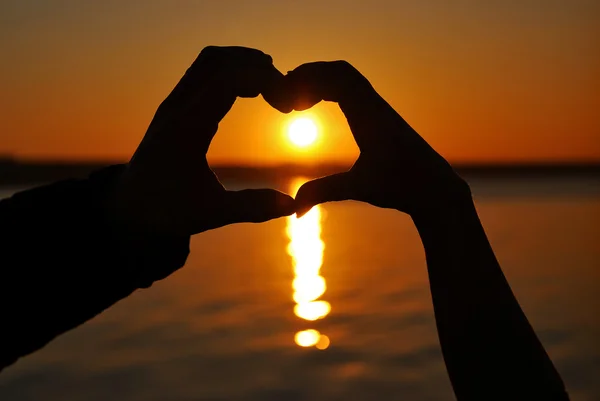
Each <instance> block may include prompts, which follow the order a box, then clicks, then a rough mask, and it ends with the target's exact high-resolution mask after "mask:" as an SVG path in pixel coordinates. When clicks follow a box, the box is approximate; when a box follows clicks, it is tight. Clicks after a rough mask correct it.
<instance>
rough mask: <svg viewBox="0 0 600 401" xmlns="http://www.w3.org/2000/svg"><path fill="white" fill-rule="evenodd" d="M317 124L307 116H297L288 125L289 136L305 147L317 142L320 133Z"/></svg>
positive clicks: (299, 145)
mask: <svg viewBox="0 0 600 401" xmlns="http://www.w3.org/2000/svg"><path fill="white" fill-rule="evenodd" d="M318 131H319V130H318V128H317V124H315V122H314V121H313V120H311V119H310V118H307V117H301V118H297V119H295V120H294V121H292V123H291V124H290V125H289V127H288V138H289V139H290V141H291V142H292V143H293V144H294V145H296V146H298V147H301V148H303V147H305V146H308V145H310V144H312V143H314V142H315V140H316V139H317V134H318Z"/></svg>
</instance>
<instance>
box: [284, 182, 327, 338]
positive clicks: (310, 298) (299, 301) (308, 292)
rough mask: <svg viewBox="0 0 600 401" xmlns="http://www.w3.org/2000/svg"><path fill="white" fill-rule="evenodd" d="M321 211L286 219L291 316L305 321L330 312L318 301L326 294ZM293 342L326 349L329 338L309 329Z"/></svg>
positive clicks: (294, 187) (294, 188)
mask: <svg viewBox="0 0 600 401" xmlns="http://www.w3.org/2000/svg"><path fill="white" fill-rule="evenodd" d="M306 181H307V180H306V179H301V178H299V179H296V180H294V181H293V182H292V185H291V191H290V192H291V193H292V194H296V192H297V191H298V188H300V186H301V185H302V184H303V183H304V182H306ZM321 219H322V216H321V207H320V206H315V207H313V208H312V209H311V210H309V211H308V212H307V213H306V214H305V215H304V216H302V217H301V218H299V219H298V218H297V217H296V215H293V216H290V217H288V219H287V235H288V238H289V239H290V242H289V244H288V249H287V250H288V253H289V254H290V256H291V257H292V262H293V267H294V275H295V277H294V280H293V281H292V290H293V293H292V298H293V299H294V302H296V305H295V307H294V314H295V315H296V316H298V317H299V318H301V319H304V320H307V321H315V320H318V319H322V318H324V317H325V316H327V315H328V314H329V312H330V311H331V305H330V304H329V302H327V301H325V300H322V299H319V298H321V297H322V296H323V295H324V294H325V291H326V290H327V284H326V282H325V278H324V277H323V276H321V273H320V271H321V266H322V265H323V253H324V250H325V244H324V242H323V240H322V239H321ZM294 341H295V342H296V344H298V345H299V346H301V347H312V346H315V347H316V348H318V349H326V348H327V347H328V346H329V338H328V337H327V336H325V335H322V334H321V333H319V332H318V331H317V330H314V329H309V330H303V331H299V332H298V333H296V336H295V337H294Z"/></svg>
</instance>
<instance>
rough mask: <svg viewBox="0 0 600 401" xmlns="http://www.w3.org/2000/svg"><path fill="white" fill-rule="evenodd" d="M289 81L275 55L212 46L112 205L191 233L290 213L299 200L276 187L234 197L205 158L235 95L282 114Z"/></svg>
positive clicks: (155, 123) (176, 93)
mask: <svg viewBox="0 0 600 401" xmlns="http://www.w3.org/2000/svg"><path fill="white" fill-rule="evenodd" d="M282 80H283V75H282V74H281V73H280V72H279V71H278V70H277V69H276V68H275V67H274V66H273V64H272V59H271V57H270V56H268V55H266V54H264V53H263V52H261V51H259V50H255V49H249V48H243V47H207V48H205V49H204V50H202V52H201V53H200V55H199V56H198V58H197V59H196V61H195V62H194V63H193V64H192V66H191V67H190V68H189V69H188V70H187V72H186V73H185V75H184V76H183V78H182V79H181V81H180V82H179V83H178V85H177V86H176V87H175V88H174V89H173V91H172V92H171V94H170V95H169V96H168V97H167V99H166V100H165V101H164V102H163V103H162V104H161V105H160V107H159V108H158V111H157V112H156V115H155V116H154V119H153V120H152V123H151V124H150V127H149V128H148V131H147V132H146V135H145V137H144V139H143V141H142V143H141V144H140V146H139V148H138V149H137V151H136V152H135V154H134V156H133V158H132V159H131V160H130V162H129V164H128V167H127V170H126V172H125V173H124V175H123V177H122V180H121V181H120V184H119V185H118V188H117V190H116V191H115V196H114V197H113V198H112V201H111V202H110V205H109V207H110V208H111V209H112V210H114V212H115V216H117V218H118V219H120V220H124V221H125V222H127V223H130V222H135V223H137V224H140V225H141V226H146V227H149V228H152V229H153V230H159V231H164V232H166V233H173V234H182V235H191V234H196V233H199V232H202V231H206V230H209V229H212V228H217V227H221V226H224V225H227V224H231V223H238V222H263V221H267V220H270V219H274V218H277V217H281V216H285V215H290V214H292V213H293V212H294V211H295V210H294V200H293V199H292V198H291V197H290V196H288V195H286V194H283V193H281V192H278V191H275V190H272V189H257V190H250V189H248V190H243V191H227V190H225V188H224V187H223V186H222V185H221V183H220V182H219V181H218V180H217V178H216V177H215V175H214V173H213V172H212V171H211V169H210V167H209V165H208V162H207V160H206V153H207V151H208V148H209V145H210V143H211V140H212V138H213V136H214V135H215V133H216V132H217V128H218V123H219V122H220V120H221V119H222V118H223V117H224V116H225V114H226V113H227V112H228V111H229V110H230V108H231V107H232V106H233V104H234V102H235V100H236V97H238V96H239V97H256V96H258V95H259V94H261V93H262V94H263V97H264V98H265V99H266V100H267V101H268V102H269V103H270V104H271V105H272V106H273V107H275V108H277V109H278V110H280V111H282V112H289V111H291V108H290V107H286V106H283V103H284V102H283V101H282V99H283V98H282V96H281V95H282V93H283V91H282V90H281V82H282Z"/></svg>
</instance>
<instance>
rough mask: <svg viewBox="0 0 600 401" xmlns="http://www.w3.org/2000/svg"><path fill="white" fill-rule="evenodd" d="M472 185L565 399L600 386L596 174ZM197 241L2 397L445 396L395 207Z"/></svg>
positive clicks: (27, 367)
mask: <svg viewBox="0 0 600 401" xmlns="http://www.w3.org/2000/svg"><path fill="white" fill-rule="evenodd" d="M471 184H472V189H473V192H474V195H475V199H476V205H477V208H478V211H479V213H480V216H481V219H482V221H483V224H484V226H485V228H486V230H487V232H488V235H489V238H490V240H491V242H492V245H493V247H494V249H495V251H496V254H497V256H498V258H499V260H500V262H501V264H502V266H503V269H504V272H505V274H506V276H507V277H508V279H509V281H510V283H511V285H512V288H513V290H514V292H515V294H516V295H517V298H518V299H519V301H520V303H521V306H522V307H523V309H524V310H525V312H526V314H527V316H528V318H529V319H530V321H531V323H532V325H533V326H534V328H535V329H536V332H537V333H538V335H539V337H540V338H541V340H542V342H543V344H544V345H545V347H546V349H547V350H548V352H549V354H550V356H551V358H552V359H553V361H554V362H555V364H556V366H557V368H558V370H559V371H560V373H561V375H562V376H563V379H564V380H565V382H566V385H567V388H568V390H569V392H570V394H571V396H572V399H573V400H578V401H587V400H590V401H591V400H598V399H600V380H598V378H599V377H600V346H599V342H598V338H600V321H599V319H598V316H599V312H600V311H599V304H600V302H599V295H598V290H600V246H599V244H600V182H599V181H598V180H597V179H590V178H581V179H574V178H570V179H559V178H555V179H535V180H527V181H526V180H499V179H495V180H491V181H490V180H472V181H471ZM288 185H289V186H291V187H294V186H297V185H298V183H297V182H292V183H289V184H288ZM251 186H252V185H251ZM254 186H256V185H254ZM292 189H293V188H292ZM10 192H11V191H10V190H8V189H6V190H4V191H3V192H2V191H0V197H2V196H6V195H8V194H9V193H10ZM191 248H192V252H191V254H190V257H189V259H188V262H187V265H186V266H185V268H183V269H181V270H180V271H178V272H176V273H175V274H173V275H172V276H171V277H170V278H168V279H167V280H164V281H162V282H159V283H156V284H155V285H153V286H152V288H150V289H147V290H141V291H137V292H136V293H134V294H133V295H132V296H131V297H129V298H128V299H125V300H123V301H121V302H119V303H118V304H117V305H115V306H114V307H112V308H111V309H109V310H107V311H106V312H104V313H103V314H101V315H100V316H98V317H96V318H95V319H93V320H92V321H90V322H88V323H86V324H85V325H83V326H81V327H79V328H77V329H76V330H73V331H72V332H70V333H67V334H65V335H63V336H61V337H59V338H58V339H56V340H55V341H53V342H52V343H51V344H50V345H48V346H47V347H45V348H44V349H43V350H41V351H39V352H37V353H35V354H33V355H31V356H29V357H27V358H25V359H22V360H21V361H19V362H18V363H17V364H16V365H14V366H13V367H11V368H9V369H7V370H6V371H5V372H3V373H2V374H1V375H0V399H2V400H15V401H16V400H40V399H44V400H64V399H69V400H106V399H119V400H230V399H232V400H292V401H293V400H373V399H390V398H392V399H409V400H452V399H454V398H453V395H452V391H451V388H450V383H449V380H448V378H447V376H446V372H445V369H444V365H443V362H442V356H441V352H440V349H439V345H438V341H437V334H436V330H435V322H434V319H433V310H432V306H431V300H430V294H429V290H428V284H427V276H426V270H425V260H424V252H423V250H422V246H421V244H420V241H419V238H418V236H417V233H416V230H415V229H414V227H413V225H412V223H411V221H410V219H409V218H407V217H406V216H404V215H402V214H401V213H398V212H393V211H390V210H382V209H376V208H374V207H371V206H368V205H365V204H361V203H357V202H345V203H336V204H327V205H324V206H321V207H320V208H315V209H313V210H312V211H311V212H310V213H309V214H308V215H307V216H306V217H305V218H303V219H302V220H299V221H295V220H293V219H285V218H282V219H278V220H275V221H271V222H269V223H265V224H260V225H253V224H241V225H236V226H229V227H224V228H221V229H218V230H214V231H211V232H207V233H203V234H201V235H198V236H196V237H194V238H193V240H192V244H191ZM82 268H85V266H82ZM315 296H318V297H319V298H318V300H317V301H318V302H314V301H312V300H313V298H315ZM312 319H316V320H312Z"/></svg>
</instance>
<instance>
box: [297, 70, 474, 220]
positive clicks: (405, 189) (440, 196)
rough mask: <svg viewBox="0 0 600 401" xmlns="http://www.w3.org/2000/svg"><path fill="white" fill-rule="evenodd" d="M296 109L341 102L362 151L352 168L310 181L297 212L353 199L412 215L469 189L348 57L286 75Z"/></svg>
mask: <svg viewBox="0 0 600 401" xmlns="http://www.w3.org/2000/svg"><path fill="white" fill-rule="evenodd" d="M286 81H287V82H286V87H288V90H289V91H290V93H294V100H293V103H292V105H293V108H294V109H295V110H304V109H307V108H310V107H312V106H313V105H315V104H316V103H318V102H320V101H321V100H326V101H334V102H338V103H339V106H340V108H341V110H342V112H343V113H344V115H345V116H346V118H347V120H348V124H349V125H350V129H351V131H352V134H353V135H354V138H355V140H356V143H357V144H358V147H359V149H360V156H359V157H358V160H357V161H356V162H355V164H354V166H353V167H352V168H351V169H350V171H348V172H345V173H341V174H334V175H330V176H328V177H323V178H319V179H316V180H313V181H310V182H307V183H305V184H304V185H303V186H302V187H300V189H299V190H298V193H297V195H296V204H297V208H298V215H299V216H300V215H302V214H303V213H305V212H306V211H308V210H309V209H310V208H311V207H312V206H314V205H316V204H319V203H323V202H329V201H341V200H346V199H353V200H358V201H364V202H368V203H370V204H372V205H375V206H379V207H385V208H393V209H398V210H401V211H403V212H406V213H408V214H411V215H413V214H414V213H417V212H418V211H420V210H426V209H431V208H436V207H438V206H439V205H441V204H442V202H444V201H445V200H448V199H449V197H452V196H455V195H464V194H469V196H470V192H469V189H468V186H467V184H466V183H465V182H464V181H463V180H461V179H460V178H459V177H458V175H456V173H455V172H454V170H453V169H452V167H451V166H450V164H449V163H448V162H447V161H446V160H444V158H443V157H442V156H440V155H439V154H438V153H436V152H435V151H434V150H433V149H432V148H431V147H430V146H429V145H428V144H427V142H425V140H424V139H423V138H421V137H420V136H419V134H417V132H416V131H415V130H413V129H412V128H411V127H410V126H409V125H408V123H406V121H404V119H402V117H400V115H399V114H398V113H396V111H395V110H394V109H393V108H392V107H391V106H390V105H389V104H388V103H387V102H386V101H385V100H384V99H383V98H382V97H381V96H379V94H378V93H377V92H376V91H375V90H374V89H373V87H372V86H371V84H370V83H369V81H368V80H367V79H366V78H365V77H364V76H362V75H361V74H360V73H359V72H358V71H357V70H356V69H355V68H354V67H352V66H351V65H350V64H349V63H347V62H345V61H333V62H316V63H308V64H304V65H301V66H299V67H297V68H296V69H294V70H293V71H291V72H289V73H288V74H287V76H286Z"/></svg>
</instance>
